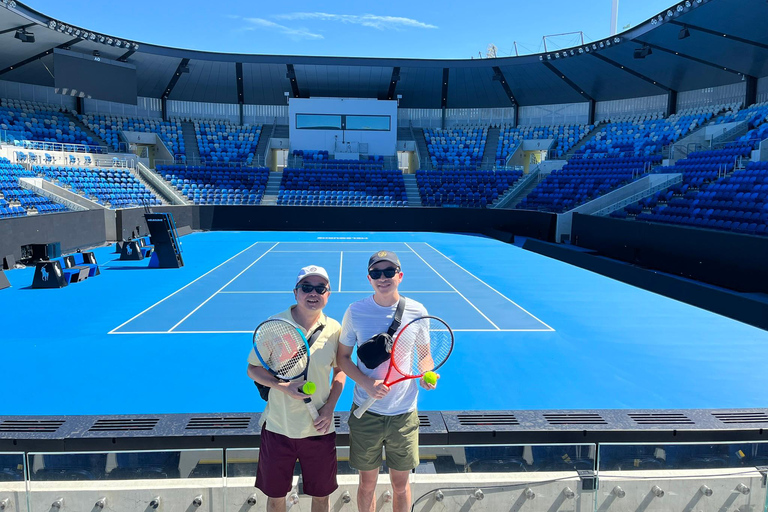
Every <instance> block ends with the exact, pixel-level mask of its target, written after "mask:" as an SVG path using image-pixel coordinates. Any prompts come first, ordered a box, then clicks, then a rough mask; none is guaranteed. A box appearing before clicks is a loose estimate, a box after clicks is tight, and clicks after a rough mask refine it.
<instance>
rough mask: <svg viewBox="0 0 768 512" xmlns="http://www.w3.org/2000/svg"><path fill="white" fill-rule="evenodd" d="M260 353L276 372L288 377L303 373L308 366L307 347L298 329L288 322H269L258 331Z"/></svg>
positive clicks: (256, 341) (257, 338)
mask: <svg viewBox="0 0 768 512" xmlns="http://www.w3.org/2000/svg"><path fill="white" fill-rule="evenodd" d="M254 345H255V347H256V349H257V350H258V351H259V355H260V356H261V358H262V360H263V361H264V362H265V363H266V365H267V366H268V367H269V368H270V369H272V370H273V371H274V372H275V373H277V374H279V375H281V376H284V377H286V378H289V379H290V378H293V377H296V376H298V375H301V373H302V372H304V369H305V368H306V360H307V349H306V345H305V344H304V340H302V339H301V336H300V335H299V333H298V332H297V331H296V329H295V328H294V327H293V326H291V325H290V324H288V323H287V322H267V323H265V324H263V325H262V326H261V327H260V328H259V329H258V331H257V332H256V337H255V343H254Z"/></svg>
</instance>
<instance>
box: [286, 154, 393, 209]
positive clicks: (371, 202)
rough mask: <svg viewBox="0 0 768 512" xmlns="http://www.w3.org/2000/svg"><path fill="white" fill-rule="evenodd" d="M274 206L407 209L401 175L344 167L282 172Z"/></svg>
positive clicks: (348, 165) (358, 167) (388, 171)
mask: <svg viewBox="0 0 768 512" xmlns="http://www.w3.org/2000/svg"><path fill="white" fill-rule="evenodd" d="M361 165H365V163H363V164H361ZM277 204H280V205H289V206H293V205H295V206H299V205H301V206H407V204H408V198H407V195H406V192H405V182H404V181H403V174H402V172H400V171H397V170H384V169H371V168H367V167H365V168H364V167H361V166H358V165H357V164H347V167H346V168H344V169H291V168H287V169H285V170H284V171H283V177H282V180H281V182H280V192H279V193H278V196H277Z"/></svg>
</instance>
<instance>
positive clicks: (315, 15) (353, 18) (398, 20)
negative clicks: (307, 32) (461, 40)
mask: <svg viewBox="0 0 768 512" xmlns="http://www.w3.org/2000/svg"><path fill="white" fill-rule="evenodd" d="M274 18H276V19H281V20H321V21H334V22H339V23H347V24H351V25H362V26H364V27H371V28H375V29H378V30H384V29H391V30H404V29H406V28H437V26H436V25H430V24H429V23H423V22H421V21H418V20H414V19H411V18H402V17H399V16H377V15H375V14H362V15H354V14H329V13H326V12H295V13H290V14H278V15H276V16H274Z"/></svg>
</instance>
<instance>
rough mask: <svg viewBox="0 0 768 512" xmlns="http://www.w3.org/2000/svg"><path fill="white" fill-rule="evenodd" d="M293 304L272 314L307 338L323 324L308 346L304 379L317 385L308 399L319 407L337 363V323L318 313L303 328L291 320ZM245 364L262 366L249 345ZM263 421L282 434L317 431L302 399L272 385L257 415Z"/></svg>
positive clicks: (297, 435)
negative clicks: (309, 325) (311, 321)
mask: <svg viewBox="0 0 768 512" xmlns="http://www.w3.org/2000/svg"><path fill="white" fill-rule="evenodd" d="M294 307H296V306H291V307H290V308H289V309H286V310H285V311H283V312H282V313H280V314H277V315H275V316H273V317H272V318H280V319H282V320H287V321H289V322H291V323H292V324H294V325H296V326H297V327H298V328H299V329H300V330H301V332H302V333H303V334H304V336H305V337H307V338H309V333H312V332H314V330H315V329H316V328H317V327H318V326H319V325H320V324H325V328H324V329H323V332H322V333H320V336H318V338H317V339H316V340H315V342H314V343H313V344H312V346H311V347H310V349H309V372H308V373H307V379H308V380H310V381H312V382H314V383H315V385H316V386H317V389H316V391H315V393H314V394H313V395H312V403H313V404H314V405H315V407H317V408H318V409H320V408H321V407H322V406H323V405H324V404H325V402H326V401H328V396H329V395H330V394H331V374H332V371H333V368H334V367H335V366H337V364H336V349H337V348H338V345H339V333H340V332H341V325H339V322H337V321H336V320H334V319H333V318H329V317H327V316H325V314H322V313H321V314H320V318H319V320H318V322H317V323H316V324H315V325H313V326H312V328H311V329H310V330H309V332H307V331H305V330H304V328H303V327H301V326H299V325H298V324H297V323H296V322H295V321H294V320H293V317H292V316H291V309H293V308H294ZM248 364H252V365H253V366H262V367H263V366H264V365H262V364H261V361H259V358H258V356H256V352H255V351H254V349H253V348H251V353H250V354H249V355H248ZM265 422H266V424H267V426H266V428H267V430H269V431H270V432H275V433H277V434H282V435H284V436H286V437H290V438H293V439H301V438H304V437H312V436H317V435H320V433H319V432H318V431H317V430H316V429H315V427H314V425H313V423H312V416H310V415H309V411H308V410H307V406H306V405H305V404H304V402H303V401H302V400H298V399H296V398H292V397H290V396H288V395H286V394H285V393H283V392H281V391H278V390H276V389H271V390H270V391H269V401H268V402H267V406H266V407H265V408H264V412H263V413H262V415H261V421H260V424H261V425H263V424H264V423H265ZM333 431H334V426H333V424H331V428H330V430H329V431H328V433H331V432H333Z"/></svg>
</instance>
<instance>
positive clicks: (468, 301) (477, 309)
mask: <svg viewBox="0 0 768 512" xmlns="http://www.w3.org/2000/svg"><path fill="white" fill-rule="evenodd" d="M405 245H406V246H407V247H408V249H410V250H411V251H412V252H413V254H415V255H416V256H418V258H419V259H420V260H421V261H423V262H424V264H425V265H426V266H428V267H429V268H431V269H432V272H434V273H435V274H437V275H438V276H439V277H440V279H442V280H443V281H445V282H446V283H447V284H448V286H450V287H451V288H453V290H454V291H455V292H456V293H458V294H459V295H460V296H461V298H462V299H464V300H465V301H467V304H469V305H470V306H472V307H473V308H475V310H476V311H477V312H478V313H480V314H481V315H482V316H483V318H485V319H486V320H488V322H489V323H490V324H491V325H492V326H494V327H495V328H496V330H497V331H500V330H501V329H500V328H499V326H498V325H496V324H495V323H493V320H491V319H490V318H488V317H487V316H485V313H483V312H482V311H480V309H479V308H478V307H477V306H475V305H474V304H472V302H471V301H470V300H469V299H468V298H466V297H465V296H464V295H463V294H462V293H461V292H460V291H459V290H457V289H456V287H455V286H453V285H452V284H451V283H449V282H448V280H447V279H446V278H444V277H443V276H442V275H441V274H440V272H438V271H437V270H435V269H434V267H433V266H432V265H430V264H429V263H427V260H425V259H424V258H422V257H421V255H419V253H417V252H416V251H414V250H413V247H411V246H410V245H408V244H407V243H406V244H405Z"/></svg>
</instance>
